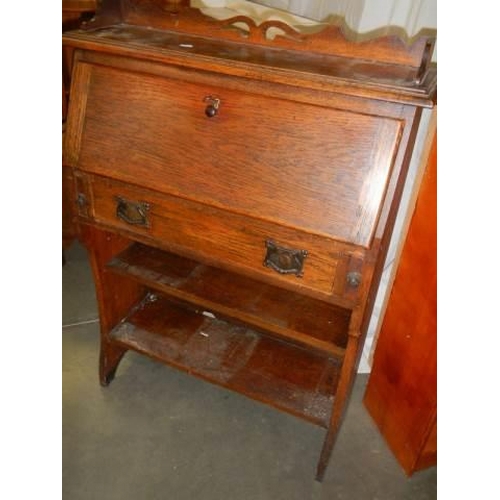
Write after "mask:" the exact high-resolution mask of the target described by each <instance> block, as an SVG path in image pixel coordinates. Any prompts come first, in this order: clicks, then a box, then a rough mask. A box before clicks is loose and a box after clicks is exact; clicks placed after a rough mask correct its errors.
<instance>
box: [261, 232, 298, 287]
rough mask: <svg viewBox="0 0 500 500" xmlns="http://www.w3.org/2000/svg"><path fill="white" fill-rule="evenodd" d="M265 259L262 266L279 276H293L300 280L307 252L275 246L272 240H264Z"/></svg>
mask: <svg viewBox="0 0 500 500" xmlns="http://www.w3.org/2000/svg"><path fill="white" fill-rule="evenodd" d="M266 248H267V252H266V257H265V259H264V265H265V266H266V267H270V268H272V269H274V270H275V271H277V272H278V273H280V274H295V276H298V277H299V278H301V277H302V276H303V275H304V272H303V270H302V268H303V267H304V260H305V258H306V257H307V250H294V249H291V248H285V247H281V246H279V245H277V244H276V243H274V241H272V240H266Z"/></svg>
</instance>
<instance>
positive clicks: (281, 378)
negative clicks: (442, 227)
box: [63, 0, 436, 480]
mask: <svg viewBox="0 0 500 500" xmlns="http://www.w3.org/2000/svg"><path fill="white" fill-rule="evenodd" d="M63 43H64V46H65V48H66V49H65V50H70V51H72V54H73V55H72V61H73V62H72V80H71V90H70V101H69V108H68V118H67V129H66V137H65V142H64V154H63V163H64V168H65V169H66V170H67V172H69V173H70V177H71V179H72V184H71V186H72V188H71V190H72V192H71V199H72V200H73V202H72V216H73V219H74V221H75V224H76V226H77V231H78V237H79V239H80V240H81V241H82V242H83V244H84V245H85V246H86V248H87V250H88V252H89V257H90V260H91V264H92V268H93V273H94V279H95V284H96V291H97V298H98V304H99V314H100V324H101V346H100V366H99V374H100V382H101V384H102V385H108V384H109V383H110V382H111V380H112V379H113V377H114V375H115V372H116V370H117V366H118V364H119V362H120V360H121V359H122V357H123V355H124V354H125V353H126V352H127V350H130V349H132V350H134V351H137V352H139V353H142V354H145V355H147V356H150V357H151V358H153V359H156V360H158V361H160V362H164V363H167V364H169V365H171V366H174V367H176V368H179V369H181V370H184V371H186V372H188V373H189V374H192V375H195V376H197V377H200V378H202V379H205V380H207V381H210V382H213V383H215V384H218V385H221V386H224V387H227V388H229V389H231V390H234V391H237V392H240V393H242V394H245V395H247V396H248V397H250V398H253V399H255V400H258V401H261V402H264V403H267V404H270V405H272V406H273V407H275V408H277V409H279V410H282V411H285V412H289V413H291V414H293V415H295V416H297V417H300V418H303V419H306V420H308V421H310V422H313V423H314V424H317V425H320V426H322V427H324V428H325V429H326V436H325V440H324V445H323V449H322V451H321V454H320V458H319V462H318V466H317V472H316V478H317V479H318V480H321V479H322V478H323V475H324V473H325V469H326V466H327V463H328V459H329V457H330V454H331V451H332V448H333V445H334V442H335V437H336V435H337V432H338V430H339V427H340V424H341V421H342V417H343V413H344V410H345V407H346V404H347V401H348V398H349V394H350V391H351V387H352V383H353V379H354V376H355V373H356V367H357V364H358V360H359V357H360V353H361V350H362V345H363V339H364V335H365V334H366V330H367V327H368V322H369V319H370V315H371V311H372V307H373V302H374V298H375V294H376V291H377V287H378V284H379V280H380V276H381V271H382V268H383V264H384V257H385V254H386V250H387V246H388V242H389V239H390V237H391V231H392V227H393V224H394V219H395V216H396V212H397V209H398V203H399V200H400V197H401V192H402V188H403V184H404V180H405V175H406V171H407V168H408V164H409V160H410V157H411V153H412V148H413V143H414V140H415V135H416V131H417V127H418V123H419V118H420V114H421V111H422V108H423V107H431V106H433V103H434V101H435V95H436V68H435V67H434V66H433V65H432V64H430V62H429V61H430V55H431V54H432V50H433V45H434V39H433V38H431V37H426V36H422V37H418V38H417V39H415V40H413V43H412V44H410V45H407V44H405V43H404V42H403V41H402V40H401V39H399V38H398V37H396V36H386V37H384V38H376V39H373V40H368V41H363V42H352V41H349V39H348V38H347V37H346V36H345V35H344V32H343V30H342V29H341V28H339V27H335V26H328V27H327V28H326V29H323V30H321V31H319V32H318V33H316V34H312V35H304V34H302V33H299V32H298V31H297V30H295V29H293V28H292V27H290V26H288V25H286V24H284V23H282V22H279V21H268V22H265V23H262V24H260V25H257V24H256V23H255V22H254V21H252V20H251V19H249V18H246V17H242V16H238V17H236V18H232V19H228V20H224V21H220V20H215V19H213V18H211V17H208V16H205V15H204V14H203V13H202V12H200V11H199V10H197V9H194V8H192V7H190V6H189V2H185V1H184V2H182V1H181V2H171V1H170V2H169V1H162V0H142V1H141V0H103V1H102V2H100V3H99V5H98V10H97V14H96V16H95V17H94V18H93V19H92V20H91V21H90V22H88V23H87V24H86V25H83V26H82V27H81V29H78V30H74V31H70V32H67V33H65V34H64V35H63ZM186 397H189V396H188V395H186Z"/></svg>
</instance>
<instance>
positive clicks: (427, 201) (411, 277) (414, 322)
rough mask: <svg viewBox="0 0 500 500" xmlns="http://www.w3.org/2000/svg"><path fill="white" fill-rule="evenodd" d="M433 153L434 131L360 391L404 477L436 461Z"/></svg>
mask: <svg viewBox="0 0 500 500" xmlns="http://www.w3.org/2000/svg"><path fill="white" fill-rule="evenodd" d="M436 158H437V136H436V135H435V134H434V139H433V143H432V148H431V151H430V155H429V160H428V163H427V167H426V169H425V173H424V176H423V178H422V184H421V186H420V191H419V195H418V198H417V204H416V207H415V211H414V214H413V218H412V219H411V223H410V226H409V229H408V234H407V238H406V241H405V244H404V247H403V250H402V253H401V258H400V263H399V267H398V270H397V273H396V278H395V281H394V285H393V288H392V290H391V295H390V298H389V302H388V305H387V310H386V313H385V316H384V320H383V323H382V328H381V330H380V334H379V338H378V341H377V345H376V349H375V354H374V358H373V366H372V371H371V374H370V378H369V380H368V385H367V388H366V392H365V396H364V404H365V406H366V408H367V409H368V411H369V413H370V414H371V416H372V417H373V419H374V421H375V422H376V424H377V426H378V427H379V429H380V431H381V433H382V434H383V436H384V438H385V440H386V442H387V444H388V445H389V447H390V448H391V450H392V451H393V453H394V455H395V456H396V458H397V460H398V461H399V463H400V464H401V466H402V467H403V469H404V470H405V472H406V473H407V474H408V475H411V474H412V473H413V472H415V471H417V470H420V469H423V468H426V467H429V466H432V465H435V464H436V459H437V387H436V386H437V338H436V337H437V323H436V322H437V256H436V254H437V199H436V198H437V165H436Z"/></svg>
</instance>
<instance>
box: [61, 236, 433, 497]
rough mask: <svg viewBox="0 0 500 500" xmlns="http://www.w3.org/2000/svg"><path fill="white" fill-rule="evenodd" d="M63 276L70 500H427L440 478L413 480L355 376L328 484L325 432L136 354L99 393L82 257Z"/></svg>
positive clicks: (93, 319) (75, 255)
mask: <svg viewBox="0 0 500 500" xmlns="http://www.w3.org/2000/svg"><path fill="white" fill-rule="evenodd" d="M66 259H67V262H66V265H65V266H64V268H63V273H62V277H63V285H62V286H63V343H62V344H63V391H62V396H63V419H62V422H63V429H62V432H63V471H62V479H63V485H62V488H63V499H65V500H83V499H85V500H104V499H106V500H114V499H117V500H118V499H119V500H128V499H134V500H138V499H140V500H157V499H158V500H160V499H162V500H163V499H169V500H170V499H172V500H183V499H186V500H188V499H189V500H193V499H200V500H212V499H214V500H215V499H217V500H225V499H227V500H239V499H245V500H250V499H251V500H254V499H255V500H268V499H269V500H280V499H283V500H295V499H297V500H309V499H311V500H315V499H324V500H326V499H329V500H330V499H331V500H333V499H343V500H368V499H370V500H393V499H394V500H406V499H408V500H428V499H434V498H436V497H437V494H436V485H437V471H436V468H431V469H427V470H425V471H421V472H418V473H416V474H415V475H414V476H413V477H411V478H409V479H408V478H407V477H406V476H405V474H404V473H403V471H402V469H401V468H400V466H399V465H398V463H397V462H396V460H395V458H394V457H393V456H392V454H391V452H390V451H389V449H388V448H387V446H386V444H385V442H384V441H383V439H382V437H381V435H380V434H379V432H378V431H377V428H376V427H375V424H374V423H373V422H372V420H371V418H370V416H369V415H368V413H367V412H366V410H365V408H364V407H363V405H362V402H361V400H362V397H363V393H364V388H365V385H366V382H367V378H368V376H367V375H358V377H357V380H356V385H355V389H354V393H353V396H352V398H351V402H350V405H349V408H348V411H347V415H346V419H345V421H344V424H343V427H342V429H341V432H340V434H339V437H338V440H337V443H336V446H335V449H334V451H333V454H332V457H331V460H330V464H329V467H328V469H327V472H326V475H325V478H324V480H323V482H322V483H318V482H316V481H315V480H314V473H315V466H316V461H317V459H318V456H319V452H320V450H321V445H322V440H323V437H324V432H325V431H324V430H323V429H321V428H318V427H316V426H314V425H312V424H309V423H307V422H304V421H302V420H299V419H297V418H295V417H292V416H289V415H287V414H284V413H281V412H278V411H276V410H274V409H272V408H270V407H267V406H265V405H262V404H260V403H256V402H254V401H251V400H249V399H247V398H245V397H243V396H241V395H239V394H235V393H232V392H229V391H227V390H225V389H222V388H219V387H216V386H212V385H210V384H208V383H206V382H203V381H200V380H197V379H195V378H192V377H190V376H188V375H186V374H184V373H180V372H178V371H176V370H174V369H172V368H169V367H167V366H164V365H161V364H159V363H156V362H154V361H152V360H149V359H147V358H144V357H142V356H139V355H138V354H135V353H133V352H129V353H127V354H126V356H125V358H124V359H123V361H122V362H121V364H120V366H119V368H118V371H117V375H116V378H115V380H114V381H113V382H112V383H111V385H110V386H109V387H107V388H102V387H101V386H100V385H99V383H98V377H97V360H98V340H99V323H98V319H97V306H96V300H95V294H94V288H93V283H92V277H91V273H90V268H89V264H88V261H87V258H86V254H85V251H84V250H83V249H82V247H81V246H79V245H78V244H74V245H73V246H72V247H71V248H70V249H69V250H68V251H67V252H66Z"/></svg>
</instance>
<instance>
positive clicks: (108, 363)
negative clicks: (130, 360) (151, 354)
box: [99, 341, 128, 387]
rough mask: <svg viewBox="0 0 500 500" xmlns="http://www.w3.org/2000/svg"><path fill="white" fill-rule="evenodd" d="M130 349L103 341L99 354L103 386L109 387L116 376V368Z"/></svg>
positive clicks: (100, 376)
mask: <svg viewBox="0 0 500 500" xmlns="http://www.w3.org/2000/svg"><path fill="white" fill-rule="evenodd" d="M127 350H128V349H126V348H124V347H120V346H116V345H112V344H110V343H109V342H105V341H103V342H101V353H100V356H99V379H100V382H101V385H102V386H103V387H107V386H108V385H109V384H110V383H111V382H112V380H113V379H114V378H115V373H116V369H117V368H118V365H119V364H120V361H121V359H122V358H123V355H124V354H125V353H126V352H127Z"/></svg>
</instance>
